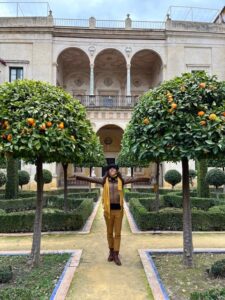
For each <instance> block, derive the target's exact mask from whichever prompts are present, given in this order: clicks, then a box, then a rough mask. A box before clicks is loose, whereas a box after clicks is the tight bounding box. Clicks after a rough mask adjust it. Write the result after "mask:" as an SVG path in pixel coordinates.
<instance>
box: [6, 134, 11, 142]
mask: <svg viewBox="0 0 225 300" xmlns="http://www.w3.org/2000/svg"><path fill="white" fill-rule="evenodd" d="M11 140H12V135H11V134H8V136H7V141H9V142H11Z"/></svg>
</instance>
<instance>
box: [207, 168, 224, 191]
mask: <svg viewBox="0 0 225 300" xmlns="http://www.w3.org/2000/svg"><path fill="white" fill-rule="evenodd" d="M205 181H206V182H207V183H208V184H209V185H214V186H215V187H216V189H217V188H218V187H219V186H221V185H223V184H224V183H225V174H224V172H223V171H222V170H220V169H217V168H215V169H211V170H209V171H208V172H207V174H206V176H205Z"/></svg>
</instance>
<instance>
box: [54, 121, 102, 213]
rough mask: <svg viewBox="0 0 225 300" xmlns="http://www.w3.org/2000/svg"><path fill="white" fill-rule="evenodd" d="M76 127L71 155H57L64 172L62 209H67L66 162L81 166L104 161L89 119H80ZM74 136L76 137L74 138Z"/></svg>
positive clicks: (100, 163) (91, 165)
mask: <svg viewBox="0 0 225 300" xmlns="http://www.w3.org/2000/svg"><path fill="white" fill-rule="evenodd" d="M78 126H79V127H78ZM78 126H77V127H76V132H73V134H74V135H72V136H71V138H72V139H73V141H74V143H75V144H76V146H77V149H76V152H75V153H72V152H71V156H70V155H68V154H67V153H65V152H64V153H61V154H60V156H59V157H58V161H59V162H61V163H62V167H63V174H64V210H65V211H67V209H68V203H67V202H68V201H67V186H68V180H67V177H68V176H67V170H68V164H69V163H73V164H74V165H76V166H81V167H90V168H91V167H93V166H103V165H104V164H105V163H106V162H105V158H104V153H103V148H102V145H101V144H100V141H99V138H98V137H97V135H96V134H95V132H94V131H93V129H92V127H91V124H90V122H89V120H85V119H84V120H83V121H82V120H81V122H80V123H79V124H78ZM75 136H76V138H75Z"/></svg>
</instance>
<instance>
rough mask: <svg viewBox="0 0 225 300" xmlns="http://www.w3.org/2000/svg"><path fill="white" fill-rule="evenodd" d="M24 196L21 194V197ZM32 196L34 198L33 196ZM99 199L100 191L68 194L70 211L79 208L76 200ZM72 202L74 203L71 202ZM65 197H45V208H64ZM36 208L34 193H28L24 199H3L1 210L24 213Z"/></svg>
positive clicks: (0, 201) (0, 202) (0, 204)
mask: <svg viewBox="0 0 225 300" xmlns="http://www.w3.org/2000/svg"><path fill="white" fill-rule="evenodd" d="M21 195H23V194H20V196H21ZM31 195H32V196H31ZM28 196H29V197H28ZM98 197H99V193H98V191H94V192H90V193H89V192H86V193H69V194H68V202H69V203H68V205H69V209H75V208H76V207H77V203H76V200H79V199H92V200H93V201H97V200H98ZM71 201H72V202H71ZM63 202H64V199H63V195H55V196H53V195H48V194H47V195H46V194H45V195H44V204H43V207H46V206H48V205H50V207H58V208H63V204H62V203H63ZM54 203H55V205H54ZM35 208H36V195H34V193H30V192H28V193H27V194H26V193H25V194H24V195H23V198H19V199H10V200H7V199H2V200H0V209H3V210H5V211H6V212H15V211H24V210H31V209H35Z"/></svg>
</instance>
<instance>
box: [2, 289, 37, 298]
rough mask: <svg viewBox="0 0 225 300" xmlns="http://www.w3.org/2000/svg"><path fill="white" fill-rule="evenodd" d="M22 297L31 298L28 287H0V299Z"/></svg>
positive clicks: (30, 291)
mask: <svg viewBox="0 0 225 300" xmlns="http://www.w3.org/2000/svg"><path fill="white" fill-rule="evenodd" d="M12 299H23V300H33V299H34V297H33V295H32V290H31V289H28V288H15V287H10V288H4V289H0V300H12Z"/></svg>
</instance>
